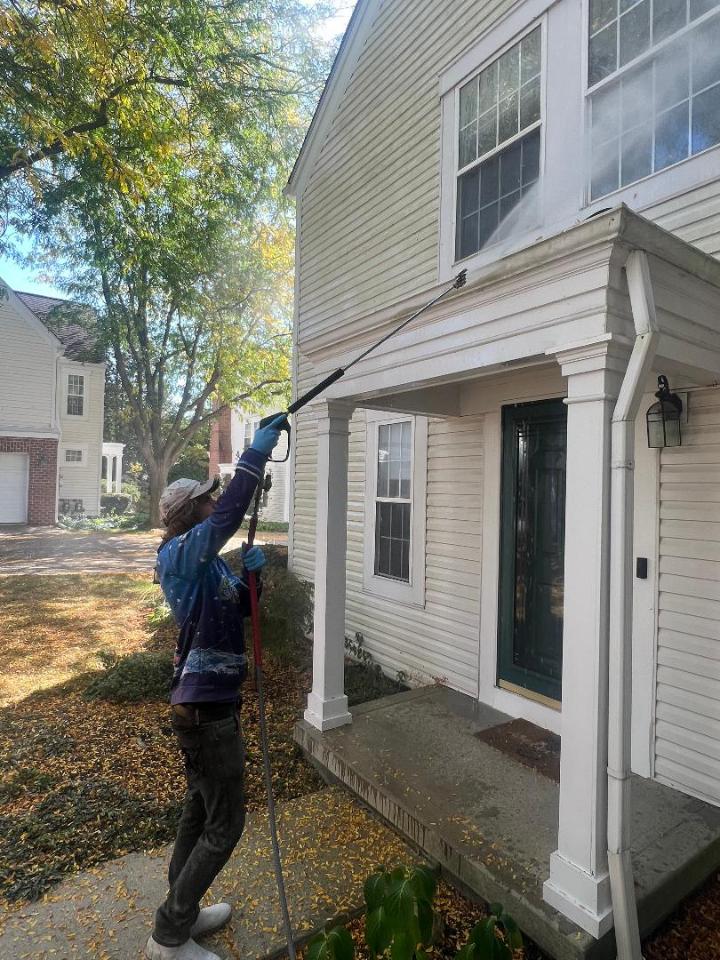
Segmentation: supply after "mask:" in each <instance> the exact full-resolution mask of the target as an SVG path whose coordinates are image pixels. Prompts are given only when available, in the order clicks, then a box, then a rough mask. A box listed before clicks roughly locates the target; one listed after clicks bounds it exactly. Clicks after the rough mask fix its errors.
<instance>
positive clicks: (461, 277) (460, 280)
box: [453, 270, 467, 290]
mask: <svg viewBox="0 0 720 960" xmlns="http://www.w3.org/2000/svg"><path fill="white" fill-rule="evenodd" d="M466 283H467V270H461V271H460V273H459V274H458V275H457V277H455V283H454V284H453V287H455V289H456V290H459V289H460V288H461V287H464V286H465V284H466Z"/></svg>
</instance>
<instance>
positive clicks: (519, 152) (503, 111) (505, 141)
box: [455, 27, 542, 260]
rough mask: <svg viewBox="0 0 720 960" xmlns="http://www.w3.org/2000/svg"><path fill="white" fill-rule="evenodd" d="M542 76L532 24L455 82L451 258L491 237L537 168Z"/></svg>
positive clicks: (539, 38)
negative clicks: (458, 83) (461, 82)
mask: <svg viewBox="0 0 720 960" xmlns="http://www.w3.org/2000/svg"><path fill="white" fill-rule="evenodd" d="M541 81H542V35H541V30H540V27H536V28H535V29H534V30H532V31H531V32H530V33H528V34H527V35H526V36H524V37H523V38H522V39H521V40H520V41H518V42H517V43H515V44H514V45H513V46H512V47H510V48H509V49H508V50H506V51H505V52H504V53H503V54H502V55H501V56H499V57H497V58H496V59H495V60H494V61H493V62H492V63H490V64H489V65H488V66H486V67H485V68H484V69H483V70H481V71H480V73H478V74H477V75H476V76H475V77H473V79H472V80H470V81H469V82H468V83H466V84H464V85H463V86H462V87H461V88H460V90H459V96H458V101H459V103H458V141H457V174H456V176H457V215H456V236H455V259H456V260H461V259H463V258H465V257H468V256H470V255H471V254H473V253H477V252H478V251H479V250H481V249H482V248H483V247H484V246H485V245H486V244H487V243H488V242H489V241H491V239H492V238H493V234H495V233H496V231H497V229H498V227H499V225H500V224H501V223H502V221H503V220H504V219H505V217H507V215H508V214H509V213H510V211H511V210H512V209H513V208H514V207H515V205H516V204H517V203H518V202H519V200H520V199H521V198H522V197H523V195H524V194H526V193H527V192H528V190H529V188H530V187H532V185H533V184H534V183H535V182H536V181H537V179H538V177H539V175H540V133H541V129H540V128H541V123H542V107H541V102H542V97H541V87H542V82H541Z"/></svg>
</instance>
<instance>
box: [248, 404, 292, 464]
mask: <svg viewBox="0 0 720 960" xmlns="http://www.w3.org/2000/svg"><path fill="white" fill-rule="evenodd" d="M286 423H287V415H286V414H284V413H283V414H281V415H280V416H279V417H275V419H274V420H273V421H272V423H269V424H268V425H267V426H266V427H260V429H259V430H256V431H255V436H254V437H253V441H252V443H251V444H250V448H251V449H252V450H257V452H258V453H261V454H262V455H263V456H264V457H269V456H270V454H271V453H272V452H273V450H274V449H275V447H276V446H277V443H278V440H279V439H280V434H281V433H282V428H283V427H284V426H285V424H286Z"/></svg>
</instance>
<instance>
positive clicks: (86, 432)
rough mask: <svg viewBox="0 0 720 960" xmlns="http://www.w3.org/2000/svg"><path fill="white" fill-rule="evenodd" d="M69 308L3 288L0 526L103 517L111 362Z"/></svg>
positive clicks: (0, 300)
mask: <svg viewBox="0 0 720 960" xmlns="http://www.w3.org/2000/svg"><path fill="white" fill-rule="evenodd" d="M64 303H66V301H63V300H59V299H57V298H54V297H45V296H39V295H36V294H27V293H16V292H14V291H12V290H10V288H9V287H7V285H5V284H2V289H1V290H0V523H29V524H31V525H43V524H53V523H55V522H56V520H57V517H58V513H65V514H72V513H84V514H86V515H88V516H96V515H97V514H99V512H100V470H101V451H102V432H103V404H104V395H105V364H104V363H102V362H98V360H97V349H96V346H95V344H94V343H93V342H92V338H91V337H89V336H88V334H87V331H86V330H85V329H84V327H82V326H81V325H79V324H77V323H74V322H73V321H72V318H71V317H70V316H69V315H68V318H67V321H66V322H61V308H62V306H63V304H64ZM51 311H55V314H54V317H57V318H58V320H57V322H56V321H55V320H54V321H53V323H52V329H51V326H50V325H48V324H47V323H46V322H45V321H46V320H47V317H48V315H49V314H50V312H51ZM53 331H54V332H53Z"/></svg>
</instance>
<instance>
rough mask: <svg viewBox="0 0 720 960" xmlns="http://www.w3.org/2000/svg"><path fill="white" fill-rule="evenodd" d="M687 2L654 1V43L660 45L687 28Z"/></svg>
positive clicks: (678, 0) (677, 0)
mask: <svg viewBox="0 0 720 960" xmlns="http://www.w3.org/2000/svg"><path fill="white" fill-rule="evenodd" d="M686 13H687V10H686V6H685V0H653V43H660V41H661V40H665V39H666V37H670V36H672V35H673V33H676V32H677V31H678V30H680V29H681V28H682V27H684V26H685V16H686Z"/></svg>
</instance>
